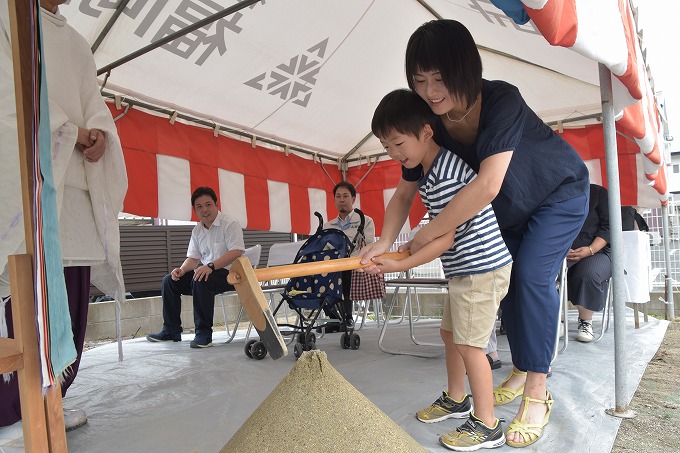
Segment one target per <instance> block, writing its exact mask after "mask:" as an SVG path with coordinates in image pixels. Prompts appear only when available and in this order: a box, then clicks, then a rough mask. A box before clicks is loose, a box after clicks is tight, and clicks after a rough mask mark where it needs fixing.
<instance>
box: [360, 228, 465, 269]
mask: <svg viewBox="0 0 680 453" xmlns="http://www.w3.org/2000/svg"><path fill="white" fill-rule="evenodd" d="M455 234H456V232H455V231H451V232H449V233H446V234H445V235H443V236H439V237H438V238H436V239H435V240H434V241H431V242H429V243H427V244H426V245H425V246H424V247H422V248H420V249H419V250H418V251H417V252H415V253H414V254H413V255H411V256H409V257H408V258H406V259H403V260H400V261H397V260H392V259H387V258H382V257H380V256H377V257H375V258H373V262H374V263H375V264H376V266H375V270H374V271H373V272H374V273H375V272H376V271H377V272H379V273H382V274H388V273H390V272H402V271H405V270H406V269H411V268H413V267H416V266H420V265H421V264H425V263H429V262H430V261H432V260H434V259H435V258H439V257H440V256H441V255H442V253H444V252H446V251H447V250H449V249H450V248H451V246H452V245H453V240H454V237H455Z"/></svg>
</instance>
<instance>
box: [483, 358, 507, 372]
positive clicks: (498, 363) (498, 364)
mask: <svg viewBox="0 0 680 453" xmlns="http://www.w3.org/2000/svg"><path fill="white" fill-rule="evenodd" d="M486 360H488V361H489V366H490V367H491V369H492V370H497V369H499V368H500V367H501V366H503V362H501V361H500V360H494V359H492V358H491V356H490V355H489V354H487V355H486Z"/></svg>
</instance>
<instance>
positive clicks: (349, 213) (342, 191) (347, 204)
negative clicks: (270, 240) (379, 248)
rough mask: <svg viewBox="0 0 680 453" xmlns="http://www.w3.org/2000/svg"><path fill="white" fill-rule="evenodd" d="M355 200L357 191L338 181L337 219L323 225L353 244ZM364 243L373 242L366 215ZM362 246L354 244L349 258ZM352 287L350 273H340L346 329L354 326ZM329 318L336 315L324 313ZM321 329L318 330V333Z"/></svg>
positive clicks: (335, 197) (335, 194)
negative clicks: (340, 232)
mask: <svg viewBox="0 0 680 453" xmlns="http://www.w3.org/2000/svg"><path fill="white" fill-rule="evenodd" d="M356 199H357V191H356V189H355V188H354V186H353V185H352V184H350V183H348V182H347V181H340V182H339V183H337V184H336V185H335V187H333V200H334V201H335V207H336V209H337V210H338V217H336V218H335V219H333V220H329V221H328V222H326V223H325V224H324V225H323V228H324V229H326V228H335V229H336V230H341V231H343V232H344V233H345V234H346V235H347V237H348V238H349V240H350V241H352V242H354V238H355V237H356V235H357V233H358V231H359V224H360V223H361V219H360V218H359V214H357V213H356V212H354V202H355V201H356ZM364 239H365V240H364V243H366V244H370V243H372V242H374V241H375V225H374V223H373V219H372V218H370V217H369V216H367V215H364ZM361 246H362V244H356V245H355V247H354V250H352V255H351V256H358V255H359V250H360V249H361ZM351 285H352V271H345V272H343V273H342V294H343V299H344V300H343V305H344V312H345V320H346V322H347V326H348V327H352V326H353V325H354V319H353V318H352V308H353V307H352V305H353V304H352V300H351V299H350V297H349V292H350V287H351ZM326 314H327V315H328V316H330V317H331V318H337V314H336V313H335V312H333V311H328V312H326ZM320 330H321V329H318V331H320ZM339 330H340V328H339V326H330V327H327V328H326V332H329V333H330V332H337V331H339Z"/></svg>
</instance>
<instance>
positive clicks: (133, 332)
mask: <svg viewBox="0 0 680 453" xmlns="http://www.w3.org/2000/svg"><path fill="white" fill-rule="evenodd" d="M221 297H224V298H225V309H226V311H227V318H228V320H229V322H230V323H234V322H235V320H236V318H237V317H238V314H239V311H240V309H241V303H240V301H239V300H238V296H236V295H235V294H234V295H229V296H219V297H217V298H216V299H215V318H214V323H215V330H219V329H223V328H224V327H220V326H224V316H223V315H222V302H221V299H220V298H221ZM447 297H448V294H446V293H425V292H422V291H421V292H419V299H420V316H421V317H424V318H441V316H442V313H443V307H444V303H445V302H446V300H447ZM659 297H663V293H658V292H653V293H651V294H650V303H649V304H647V305H648V307H647V310H648V313H649V314H652V315H656V316H661V317H663V315H664V310H665V306H664V304H663V303H662V302H660V301H659ZM391 299H392V294H390V293H388V294H387V297H386V298H385V299H384V300H383V304H382V306H383V313H386V312H387V309H388V308H389V304H390V303H391ZM279 300H280V296H278V295H275V302H278V301H279ZM673 300H674V304H675V316H680V292H676V293H674V299H673ZM404 303H405V294H404V292H403V291H402V292H400V294H399V299H398V301H397V302H396V303H395V306H394V309H393V312H392V315H393V316H401V313H402V311H403V307H404ZM413 303H414V309H413V314H414V316H417V312H416V308H415V300H413ZM572 308H573V307H572ZM638 308H639V309H640V310H643V309H644V308H643V307H642V306H640V307H638ZM370 310H371V311H373V308H372V307H371V309H370ZM243 321H245V322H248V317H247V315H246V314H245V313H244V315H243ZM182 325H183V327H184V331H185V332H189V331H190V329H193V327H194V315H193V306H192V298H191V296H182ZM162 327H163V302H162V301H161V298H160V297H147V298H140V299H128V300H127V301H126V302H125V304H123V306H122V307H121V328H122V334H123V338H132V337H143V336H146V335H147V334H149V333H153V332H158V331H160V330H161V328H162ZM114 338H116V304H115V303H114V302H98V303H93V304H90V309H89V316H88V327H87V333H86V336H85V340H86V341H96V340H106V339H114Z"/></svg>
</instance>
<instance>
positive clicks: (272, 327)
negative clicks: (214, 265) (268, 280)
mask: <svg viewBox="0 0 680 453" xmlns="http://www.w3.org/2000/svg"><path fill="white" fill-rule="evenodd" d="M231 273H233V274H234V275H238V279H236V280H235V281H234V282H233V283H232V284H233V285H234V288H235V289H236V292H237V293H238V297H239V299H240V300H241V304H243V308H245V310H246V313H248V317H249V318H250V320H251V321H252V323H253V327H255V330H257V334H258V335H259V336H260V340H261V341H262V342H263V343H264V345H265V347H266V348H267V352H269V355H270V356H271V357H272V359H274V360H276V359H280V358H281V357H285V356H286V355H288V348H287V347H286V344H285V343H284V341H283V337H282V336H281V332H280V331H279V327H278V326H277V325H276V320H275V319H274V317H273V316H272V312H271V309H270V308H269V305H268V304H267V301H266V300H265V298H264V293H263V292H262V288H260V285H259V284H258V282H257V277H255V273H254V270H253V267H252V265H251V264H250V261H249V260H248V258H246V257H245V256H242V257H240V258H238V259H237V260H236V261H234V264H232V265H231V269H230V274H231Z"/></svg>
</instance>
